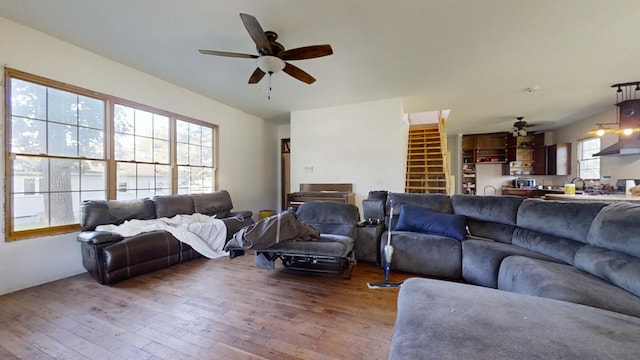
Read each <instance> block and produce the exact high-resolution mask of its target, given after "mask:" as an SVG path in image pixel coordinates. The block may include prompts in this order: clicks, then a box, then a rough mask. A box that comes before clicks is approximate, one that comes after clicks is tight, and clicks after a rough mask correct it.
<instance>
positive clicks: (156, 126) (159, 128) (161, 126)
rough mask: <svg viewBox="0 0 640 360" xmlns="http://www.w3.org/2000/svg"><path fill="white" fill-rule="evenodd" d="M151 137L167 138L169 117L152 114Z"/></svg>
mask: <svg viewBox="0 0 640 360" xmlns="http://www.w3.org/2000/svg"><path fill="white" fill-rule="evenodd" d="M153 137H155V138H156V139H162V140H169V118H168V117H166V116H162V115H155V114H154V115H153Z"/></svg>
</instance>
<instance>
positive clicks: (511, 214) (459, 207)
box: [451, 195, 525, 225]
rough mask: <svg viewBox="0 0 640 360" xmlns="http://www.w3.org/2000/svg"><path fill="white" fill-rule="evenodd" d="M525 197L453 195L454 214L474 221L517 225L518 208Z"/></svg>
mask: <svg viewBox="0 0 640 360" xmlns="http://www.w3.org/2000/svg"><path fill="white" fill-rule="evenodd" d="M524 199H525V198H524V197H523V196H508V195H506V196H470V195H453V196H452V197H451V207H452V208H453V212H454V213H456V214H461V215H464V216H466V217H468V218H469V219H472V220H480V221H489V222H494V223H499V224H508V225H515V224H516V215H517V214H518V207H519V206H520V204H521V203H522V201H523V200H524Z"/></svg>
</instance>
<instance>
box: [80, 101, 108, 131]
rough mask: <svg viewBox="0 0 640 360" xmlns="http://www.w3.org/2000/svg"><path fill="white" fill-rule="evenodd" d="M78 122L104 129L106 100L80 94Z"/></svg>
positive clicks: (85, 125) (84, 125)
mask: <svg viewBox="0 0 640 360" xmlns="http://www.w3.org/2000/svg"><path fill="white" fill-rule="evenodd" d="M78 124H79V125H80V126H83V127H89V128H92V129H100V130H104V101H102V100H98V99H94V98H90V97H86V96H78Z"/></svg>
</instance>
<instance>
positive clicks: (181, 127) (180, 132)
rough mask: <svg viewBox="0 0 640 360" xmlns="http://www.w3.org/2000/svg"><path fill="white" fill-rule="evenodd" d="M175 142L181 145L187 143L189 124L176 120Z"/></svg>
mask: <svg viewBox="0 0 640 360" xmlns="http://www.w3.org/2000/svg"><path fill="white" fill-rule="evenodd" d="M176 140H177V141H178V142H181V143H188V142H189V123H188V122H184V121H180V120H176Z"/></svg>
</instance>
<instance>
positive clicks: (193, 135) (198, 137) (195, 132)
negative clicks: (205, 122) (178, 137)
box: [189, 124, 202, 145]
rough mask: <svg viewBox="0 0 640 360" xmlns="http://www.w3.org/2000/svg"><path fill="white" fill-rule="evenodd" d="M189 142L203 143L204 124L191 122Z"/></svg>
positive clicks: (193, 143)
mask: <svg viewBox="0 0 640 360" xmlns="http://www.w3.org/2000/svg"><path fill="white" fill-rule="evenodd" d="M189 144H191V145H200V144H202V126H200V125H196V124H189Z"/></svg>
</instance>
